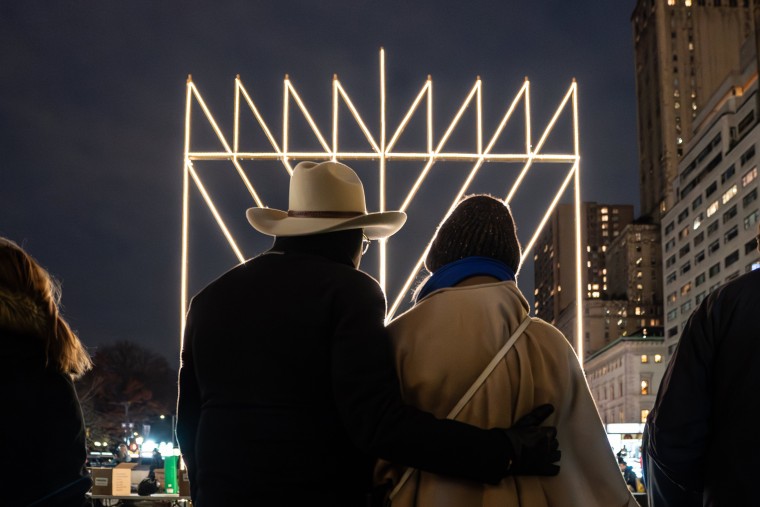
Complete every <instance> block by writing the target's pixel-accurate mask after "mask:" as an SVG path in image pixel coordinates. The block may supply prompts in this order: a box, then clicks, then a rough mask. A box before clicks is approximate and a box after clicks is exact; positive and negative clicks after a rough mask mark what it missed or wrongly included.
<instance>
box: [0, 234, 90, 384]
mask: <svg viewBox="0 0 760 507" xmlns="http://www.w3.org/2000/svg"><path fill="white" fill-rule="evenodd" d="M60 298H61V289H60V286H59V284H58V283H57V282H56V281H55V280H54V279H53V278H52V277H51V276H50V274H48V272H47V271H46V270H45V269H44V268H42V266H40V265H39V264H38V263H37V262H36V261H35V260H34V259H33V258H32V257H31V256H30V255H29V254H27V253H26V252H25V251H24V250H23V249H22V248H21V247H19V246H18V245H17V244H16V243H14V242H13V241H10V240H8V239H5V238H2V237H0V327H4V328H7V329H10V330H12V331H15V332H19V333H23V334H29V335H34V336H38V337H39V338H40V339H41V340H42V344H43V347H44V349H45V365H46V366H49V367H53V368H55V369H57V370H59V371H61V372H62V373H65V374H68V375H70V376H71V377H72V378H73V379H76V378H79V377H81V376H82V375H84V374H85V373H86V372H87V371H88V370H90V369H91V368H92V360H91V359H90V355H89V354H88V353H87V350H86V349H85V348H84V346H83V345H82V342H80V341H79V338H78V337H77V335H76V334H74V332H73V331H72V330H71V328H70V327H69V325H68V323H67V322H66V321H65V320H64V319H63V317H61V315H60V309H59V303H60Z"/></svg>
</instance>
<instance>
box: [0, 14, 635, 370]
mask: <svg viewBox="0 0 760 507" xmlns="http://www.w3.org/2000/svg"><path fill="white" fill-rule="evenodd" d="M633 7H634V2H633V1H630V2H601V1H587V0H583V1H580V2H566V1H559V0H520V1H510V2H478V1H472V2H461V1H449V0H438V1H435V2H434V1H418V2H396V1H385V2H376V1H362V0H352V1H330V2H290V1H286V0H281V1H277V2H258V1H242V0H238V1H215V2H211V1H206V2H201V1H196V0H184V1H181V2H180V1H175V0H163V1H155V0H154V1H142V0H131V1H114V0H100V1H77V0H72V1H69V2H55V1H52V0H50V1H36V0H24V1H11V2H2V3H1V4H0V47H1V48H2V51H0V235H1V236H5V237H8V238H10V239H12V240H14V241H16V242H17V243H19V244H21V245H22V246H23V247H24V248H26V249H27V250H28V251H29V252H30V253H31V254H32V255H33V256H34V257H35V258H36V259H38V260H39V261H40V263H41V264H42V265H43V266H45V267H46V268H47V269H48V270H49V271H50V272H51V273H52V274H53V275H54V276H55V277H56V278H57V279H58V280H59V281H60V282H61V283H62V287H63V300H62V302H63V312H64V316H65V318H66V319H67V320H68V321H69V322H70V323H71V325H72V327H73V328H74V329H75V330H77V332H78V334H79V336H80V338H81V339H82V341H83V342H84V343H85V344H86V345H87V346H88V348H89V349H90V350H91V351H94V350H96V348H97V347H98V346H100V345H104V344H108V343H112V342H114V341H116V340H133V341H136V342H139V343H141V344H143V345H145V346H146V347H148V348H150V349H152V350H154V351H156V352H158V353H160V354H163V355H165V356H166V357H167V359H168V360H169V361H170V363H171V364H173V365H175V366H176V365H177V364H178V349H179V320H180V319H179V315H180V310H179V308H180V290H179V280H180V266H179V261H180V249H181V229H180V225H181V218H182V214H181V213H182V167H183V165H182V164H183V149H184V107H185V83H186V79H187V76H188V74H192V76H193V82H194V83H195V85H196V86H197V87H198V89H199V90H200V92H201V93H202V95H203V98H204V99H205V100H206V101H207V103H208V105H209V106H210V107H211V109H212V111H213V112H214V114H215V116H216V118H217V119H218V120H219V122H220V126H221V128H222V130H223V131H224V132H225V135H227V136H228V139H230V140H231V139H232V111H233V97H234V95H233V93H234V79H235V76H236V75H237V74H240V76H241V79H242V81H243V83H244V85H245V87H246V89H247V90H248V91H249V93H251V95H253V99H254V101H255V102H256V105H257V106H258V107H259V108H260V109H261V111H262V114H263V115H264V117H265V119H266V121H267V122H268V124H269V127H270V128H271V129H272V130H273V131H274V133H275V137H276V138H277V139H278V142H279V140H280V138H281V129H282V79H283V77H284V76H285V74H288V75H289V76H290V79H291V80H292V83H293V85H294V86H295V87H296V89H297V90H298V92H299V94H300V95H301V97H302V98H303V99H304V101H305V102H306V105H307V107H309V110H310V112H311V113H312V115H313V116H314V118H315V121H316V122H317V124H318V126H319V128H320V130H321V131H322V133H323V134H325V135H329V133H330V125H331V116H330V111H331V105H330V104H331V96H330V89H331V88H330V86H331V79H332V76H333V74H336V73H337V74H338V76H339V78H340V80H341V84H342V85H343V87H344V88H346V90H347V92H348V93H349V95H350V96H351V99H352V100H353V101H354V103H355V105H356V106H357V108H358V109H359V110H360V112H361V114H362V116H363V118H364V120H365V121H366V122H367V123H368V126H369V127H370V130H372V131H373V132H376V131H377V130H378V128H377V126H378V125H379V106H378V104H379V99H378V96H379V85H378V82H379V70H378V68H379V49H380V47H383V48H385V52H386V53H385V54H386V72H387V77H386V79H387V89H388V121H389V127H388V128H389V130H393V129H394V128H395V126H396V125H398V123H399V122H400V119H401V118H402V117H403V114H404V113H405V112H406V110H407V109H408V107H409V106H410V105H411V102H412V101H413V99H414V97H415V96H416V95H417V93H418V92H419V90H420V89H421V87H422V86H423V85H424V83H425V79H426V78H427V76H428V75H431V76H432V79H433V86H434V101H435V113H434V115H435V119H436V121H435V123H436V130H435V132H436V133H435V142H437V140H438V139H440V137H441V135H442V133H443V132H444V130H445V128H446V126H447V125H448V123H449V122H450V121H451V119H452V118H453V116H454V114H455V113H456V110H457V109H458V108H459V106H460V104H461V103H462V101H463V100H464V98H465V97H466V96H467V94H468V93H469V91H470V89H471V88H472V86H473V84H474V81H475V79H476V77H477V76H480V77H481V78H482V80H483V98H484V124H485V133H484V137H486V138H487V137H489V134H490V132H492V131H493V129H494V128H495V125H496V124H498V122H499V120H500V119H501V117H502V115H503V114H504V112H505V111H506V108H507V107H508V105H509V103H510V102H511V101H512V98H513V97H514V96H515V94H516V93H517V91H518V90H519V89H520V86H521V85H522V83H523V80H524V78H525V77H528V78H529V79H530V82H531V109H532V117H533V120H532V121H533V139H534V144H535V142H536V141H537V140H538V137H539V135H540V133H541V131H542V126H544V125H545V124H546V123H547V122H548V119H549V118H550V117H551V115H552V113H553V112H554V110H555V108H556V107H557V106H558V104H559V102H560V101H561V99H562V97H563V96H564V94H565V92H566V91H567V89H568V87H569V86H570V84H571V82H572V79H573V78H575V79H576V80H577V82H578V86H579V109H580V113H579V124H580V129H581V130H580V144H581V179H582V184H583V189H582V192H581V193H582V199H583V200H587V201H597V202H608V203H623V204H633V205H635V207H636V210H637V212H638V200H639V197H638V196H639V194H638V192H639V191H638V176H637V164H638V161H637V155H636V113H635V90H634V64H633V46H632V44H633V43H632V38H631V27H630V22H629V19H630V14H631V12H632V10H633ZM293 111H294V106H291V114H292V115H294V113H293ZM568 111H569V110H568ZM193 114H194V123H193V126H194V127H196V120H197V129H196V130H195V131H194V134H193V145H194V146H197V147H198V149H215V150H221V147H220V146H219V144H218V142H216V141H215V138H214V137H213V135H208V133H209V132H210V128H209V127H208V125H207V124H205V123H204V122H203V121H202V117H201V116H200V115H199V110H197V109H196V110H194V112H193ZM295 117H296V116H295V115H294V116H292V118H295ZM251 118H252V117H251V116H249V117H247V119H246V120H245V122H246V123H245V125H244V126H241V130H242V132H243V134H242V136H243V141H241V149H242V148H245V147H246V143H248V142H250V146H251V147H255V146H256V143H257V142H258V141H256V140H255V136H254V133H255V130H256V129H255V128H254V122H253V120H252V119H251ZM343 118H345V120H344V119H343ZM347 119H348V116H344V117H342V119H341V122H344V121H345V124H348V123H349V122H348V121H347ZM465 120H466V121H467V122H469V123H467V125H468V126H469V125H474V123H473V122H474V120H473V119H472V117H470V118H469V119H467V118H464V119H463V125H464V122H465ZM291 121H293V120H291ZM563 121H564V123H563ZM563 121H561V122H560V124H559V126H558V128H557V131H558V132H559V134H561V135H558V136H557V137H558V138H560V137H562V136H564V138H563V139H564V140H565V141H566V140H567V139H569V137H568V135H567V133H568V132H569V130H568V128H567V125H568V121H567V120H563ZM241 122H242V120H241ZM241 125H242V123H241ZM521 128H524V127H521V126H519V125H518V126H517V128H515V129H514V130H515V132H520V129H521ZM408 130H409V141H408V142H409V145H408V146H412V145H414V136H415V135H417V136H418V137H419V139H424V136H423V135H421V134H420V132H421V130H420V129H419V128H418V127H413V126H410V128H409V129H408ZM295 132H296V135H294V137H293V141H292V144H293V145H294V147H295V145H298V143H299V142H302V143H303V146H311V147H314V143H313V141H311V140H309V136H308V135H307V134H305V133H304V131H303V129H301V130H300V131H299V129H298V126H297V125H296V126H295ZM299 132H300V135H299ZM563 132H564V133H563ZM248 135H250V136H249V137H246V136H248ZM258 135H259V136H260V133H259V134H258ZM389 136H390V134H389ZM472 137H473V136H472V129H469V130H468V129H467V128H464V127H463V128H462V129H461V131H460V130H458V131H457V135H456V136H454V137H453V138H452V142H451V148H452V149H453V148H455V147H462V149H463V150H465V149H466V147H467V146H468V142H471V141H472ZM345 139H346V145H345V146H346V147H347V148H348V147H349V146H350V143H351V142H353V141H355V138H352V136H351V135H350V134H347V135H346V137H345ZM356 139H358V138H356ZM356 142H357V143H359V141H356ZM519 142H522V140H520V141H519ZM519 142H518V143H517V144H518V145H519ZM309 143H311V144H309ZM563 143H564V141H561V140H559V141H556V142H555V144H551V143H550V144H548V145H547V146H551V147H554V148H557V149H564V147H565V145H564V144H563ZM565 144H566V143H565ZM357 146H358V145H357ZM416 147H417V149H420V148H421V147H422V146H421V143H416ZM467 151H472V150H467ZM548 151H552V150H548ZM555 151H556V150H555ZM294 163H295V162H294ZM347 163H348V164H349V165H352V166H354V167H355V168H356V169H357V172H359V174H360V175H361V177H362V179H363V180H364V181H365V187H366V190H367V199H368V205H369V208H370V210H371V211H373V210H375V209H376V208H377V189H376V173H374V172H372V168H373V167H375V166H374V165H372V164H369V163H359V164H354V163H353V162H351V161H347ZM278 164H279V163H278V162H274V163H252V162H247V163H245V164H244V168H245V170H246V172H247V174H249V175H250V177H251V179H252V180H253V181H254V185H255V186H256V188H257V190H259V191H260V193H261V194H262V197H263V198H264V201H265V203H266V204H267V205H270V206H272V207H275V208H280V209H282V208H286V207H287V201H286V192H285V190H286V189H287V174H286V173H285V172H284V170H283V169H282V166H281V164H280V165H278ZM470 165H471V164H470ZM470 165H467V164H456V163H452V164H448V165H446V164H443V163H439V164H438V165H436V166H435V168H434V171H433V172H432V173H431V185H429V186H428V187H426V188H428V190H426V191H423V192H421V193H420V194H419V196H418V198H417V199H416V200H415V202H414V204H413V206H411V207H410V208H409V210H408V212H409V216H410V218H409V222H408V224H407V227H405V228H404V229H403V230H402V232H400V233H399V235H398V237H397V238H395V239H396V240H397V242H396V243H395V246H394V243H393V240H392V242H391V247H390V248H389V269H390V270H391V272H392V273H393V275H392V276H391V277H389V297H388V299H389V304H390V303H391V302H392V300H393V299H395V296H396V294H397V292H398V290H400V287H401V285H400V284H401V282H402V281H403V280H399V277H403V278H404V279H405V278H406V271H405V272H403V273H402V271H404V269H406V270H407V271H408V269H409V268H408V266H410V265H413V263H414V260H416V258H417V257H418V255H419V253H420V250H419V249H420V246H419V244H420V242H424V241H425V240H426V239H427V237H423V236H426V235H429V234H432V232H433V229H434V227H435V225H436V224H437V222H438V220H439V219H440V218H441V216H442V214H443V213H444V212H445V210H446V209H447V208H448V205H449V203H450V200H451V197H447V196H449V195H453V191H455V190H456V189H457V188H458V187H459V185H460V184H461V181H463V179H464V175H466V172H467V171H466V168H468V167H470ZM465 166H466V167H465ZM504 166H505V165H504V164H501V165H500V164H487V165H486V166H485V168H484V169H483V171H482V173H483V177H482V179H481V180H478V181H477V183H476V185H475V186H474V187H473V191H481V192H491V193H494V194H495V195H499V194H500V195H501V196H502V197H504V196H506V193H507V191H508V190H509V185H508V184H507V183H505V181H507V182H508V181H509V179H510V178H512V179H514V176H516V174H517V172H519V167H517V168H515V167H514V166H511V167H510V169H509V170H510V171H511V172H504V171H501V172H500V169H504ZM421 168H422V163H421V162H418V163H398V164H397V165H395V166H391V167H389V187H388V191H389V198H388V204H387V206H388V208H389V209H394V207H398V206H399V205H400V203H401V201H402V199H403V196H404V195H405V193H404V194H403V195H402V194H401V193H400V192H397V191H394V188H395V187H399V188H401V187H404V188H407V186H408V184H409V181H411V180H413V179H414V178H415V177H416V174H417V172H419V170H420V169H421ZM196 169H197V170H198V171H199V174H201V176H202V178H204V182H205V183H207V184H208V185H209V189H210V190H211V191H212V193H213V195H214V198H215V202H216V203H217V204H218V205H219V207H220V211H221V212H222V214H223V216H224V218H225V221H227V222H228V225H230V227H231V229H232V230H233V233H234V234H235V237H236V238H237V239H238V240H239V241H240V244H241V247H242V248H243V251H244V253H245V255H246V257H250V256H253V255H255V254H256V253H258V252H259V251H261V250H262V249H265V248H266V247H267V246H268V245H269V244H270V242H271V240H270V239H269V238H267V237H264V236H262V235H260V234H259V233H257V232H255V231H254V230H253V229H251V228H250V227H249V226H248V225H247V222H246V220H245V216H244V214H245V209H246V207H248V206H252V205H253V202H252V199H251V198H250V195H248V194H247V192H246V191H245V189H244V187H243V186H242V184H241V183H240V180H239V179H236V175H235V174H234V168H233V166H232V164H230V163H229V162H226V163H225V162H213V163H211V162H209V163H198V164H197V165H196ZM394 169H395V171H394ZM564 169H565V170H564V171H562V176H563V175H564V174H565V172H566V169H567V168H564ZM545 173H546V171H545ZM507 174H511V175H512V176H506V180H505V179H504V178H505V175H507ZM555 174H559V173H558V172H557V171H555ZM409 175H411V176H409ZM552 177H553V178H555V180H556V181H559V180H557V176H556V175H555V176H551V177H549V176H547V178H550V179H551V178H552ZM436 178H437V179H436ZM498 178H502V179H501V180H499V179H498ZM547 181H548V180H541V179H540V178H539V179H536V180H533V181H531V182H530V183H526V185H527V187H526V188H527V190H521V192H523V194H521V195H522V197H519V198H516V199H515V201H513V203H512V204H513V211H514V214H515V219H516V221H517V223H518V228H519V229H520V239H521V241H522V242H523V243H527V241H528V240H529V239H530V236H531V235H532V231H533V228H534V227H535V224H537V222H538V220H539V219H540V216H541V215H542V213H543V210H544V208H545V206H546V204H547V203H548V201H549V200H550V198H551V195H549V196H548V197H546V198H543V197H539V196H538V194H539V191H540V190H541V188H542V187H544V186H549V183H547ZM551 185H554V186H555V187H556V186H558V183H552V184H551ZM452 189H454V190H452ZM544 201H546V202H544ZM190 234H191V244H190V256H191V257H190V266H191V267H190V270H191V275H192V276H191V281H190V295H192V294H193V293H195V292H197V291H198V290H200V288H202V286H203V285H205V284H206V283H208V282H209V281H211V280H213V278H215V277H216V276H219V275H220V274H222V273H223V272H224V271H226V270H227V269H229V268H231V267H232V266H234V265H235V264H236V263H237V260H236V258H235V257H234V255H233V254H232V253H231V250H230V249H229V247H228V246H227V244H226V241H225V240H224V238H223V236H222V235H221V233H219V232H218V229H217V228H216V227H215V225H214V223H213V219H212V218H211V215H210V214H209V212H208V210H207V208H206V207H205V205H204V204H203V202H202V200H201V199H200V197H199V196H198V192H197V191H195V192H194V193H193V197H192V201H191V232H190ZM530 257H531V258H532V255H531V256H530ZM376 259H377V257H376V252H373V251H372V250H370V253H369V254H368V256H367V258H366V259H365V261H364V263H363V265H362V268H366V270H367V271H368V272H370V273H371V274H373V275H375V276H377V273H376V272H377V260H376ZM519 283H520V286H521V288H522V289H523V291H524V292H525V293H526V296H527V297H528V298H529V300H530V301H532V292H533V273H532V261H528V262H526V264H525V266H524V267H523V270H522V272H521V277H520V280H519ZM394 291H395V292H394ZM283 304H287V302H283Z"/></svg>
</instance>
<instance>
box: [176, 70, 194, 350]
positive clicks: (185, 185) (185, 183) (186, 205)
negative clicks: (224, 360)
mask: <svg viewBox="0 0 760 507" xmlns="http://www.w3.org/2000/svg"><path fill="white" fill-rule="evenodd" d="M192 82H193V77H192V76H191V75H189V74H188V76H187V83H186V85H185V88H186V91H185V157H184V159H185V160H184V162H183V164H182V262H181V268H180V280H181V281H180V309H179V311H180V319H179V347H180V350H182V339H183V337H184V336H185V318H186V316H187V250H188V221H189V220H190V174H189V171H190V168H189V164H190V160H189V159H188V153H190V103H191V102H190V99H191V97H192V90H191V86H192Z"/></svg>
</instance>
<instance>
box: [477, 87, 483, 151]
mask: <svg viewBox="0 0 760 507" xmlns="http://www.w3.org/2000/svg"><path fill="white" fill-rule="evenodd" d="M477 87H478V97H477V115H478V117H477V122H478V125H477V129H478V155H483V86H482V82H481V81H480V76H478V79H477Z"/></svg>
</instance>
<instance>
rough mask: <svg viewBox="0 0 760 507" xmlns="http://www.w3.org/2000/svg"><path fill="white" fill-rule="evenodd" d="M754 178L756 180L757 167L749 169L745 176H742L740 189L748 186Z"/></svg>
mask: <svg viewBox="0 0 760 507" xmlns="http://www.w3.org/2000/svg"><path fill="white" fill-rule="evenodd" d="M755 178H757V166H755V167H753V168H752V169H750V170H749V171H748V172H747V174H745V175H744V176H742V187H746V186H747V185H749V184H750V183H751V182H752V181H753V180H754V179H755Z"/></svg>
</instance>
